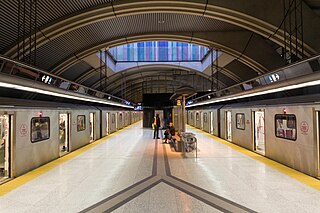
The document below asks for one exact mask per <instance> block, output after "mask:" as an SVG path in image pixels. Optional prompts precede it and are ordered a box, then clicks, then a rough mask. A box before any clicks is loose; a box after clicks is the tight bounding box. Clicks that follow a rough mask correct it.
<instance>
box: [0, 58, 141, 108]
mask: <svg viewBox="0 0 320 213" xmlns="http://www.w3.org/2000/svg"><path fill="white" fill-rule="evenodd" d="M0 61H3V66H2V69H4V68H3V67H4V65H5V63H10V64H13V65H14V66H17V67H22V68H24V69H27V70H28V71H31V72H36V73H37V74H38V75H39V74H42V75H47V76H50V77H52V78H54V79H55V81H54V82H53V83H52V84H46V83H44V82H42V81H41V80H40V79H39V76H38V77H34V80H35V81H38V82H42V83H43V84H45V85H50V86H55V87H57V88H59V89H62V90H68V91H74V90H69V89H70V85H75V86H77V87H78V89H80V88H83V89H84V93H85V94H86V95H89V96H94V95H90V94H89V91H91V93H92V94H95V95H99V97H100V98H101V97H106V99H109V101H110V99H112V101H115V102H118V103H123V104H126V105H135V104H134V103H130V102H129V101H128V100H125V99H122V98H119V97H116V96H114V95H111V94H108V93H105V92H102V91H99V90H96V89H92V88H90V87H87V86H84V85H82V84H79V83H76V82H74V81H70V80H68V79H65V78H63V77H60V76H57V75H55V74H52V73H50V72H48V71H45V70H42V69H40V68H37V67H35V66H32V65H29V64H25V63H23V62H19V61H16V60H13V59H10V58H8V57H6V56H3V55H0ZM11 69H12V68H11ZM0 72H2V70H0ZM9 74H10V75H13V74H12V73H9ZM13 76H14V75H13ZM19 77H21V76H19ZM26 79H28V78H26ZM58 80H59V81H60V85H61V83H62V82H67V83H68V85H69V86H68V87H67V88H62V87H60V85H56V83H58V82H57V81H58ZM76 91H77V90H76ZM75 93H81V92H75ZM94 97H97V96H94ZM102 99H103V98H102Z"/></svg>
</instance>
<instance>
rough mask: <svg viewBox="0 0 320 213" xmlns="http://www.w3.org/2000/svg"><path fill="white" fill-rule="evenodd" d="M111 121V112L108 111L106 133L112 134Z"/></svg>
mask: <svg viewBox="0 0 320 213" xmlns="http://www.w3.org/2000/svg"><path fill="white" fill-rule="evenodd" d="M109 123H110V112H107V113H106V135H109V134H110V128H109Z"/></svg>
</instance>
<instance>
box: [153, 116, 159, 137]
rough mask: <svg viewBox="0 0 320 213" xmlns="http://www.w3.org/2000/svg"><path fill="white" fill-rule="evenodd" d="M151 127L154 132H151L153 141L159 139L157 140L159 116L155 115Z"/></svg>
mask: <svg viewBox="0 0 320 213" xmlns="http://www.w3.org/2000/svg"><path fill="white" fill-rule="evenodd" d="M153 125H154V132H153V139H156V136H157V139H160V138H159V127H160V118H159V114H156V117H155V118H154V120H153Z"/></svg>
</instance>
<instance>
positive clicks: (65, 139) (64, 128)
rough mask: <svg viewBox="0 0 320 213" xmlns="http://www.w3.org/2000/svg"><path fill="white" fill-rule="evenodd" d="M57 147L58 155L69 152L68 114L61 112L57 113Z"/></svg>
mask: <svg viewBox="0 0 320 213" xmlns="http://www.w3.org/2000/svg"><path fill="white" fill-rule="evenodd" d="M59 140H60V142H59V149H60V156H63V155H65V154H67V153H68V152H69V142H70V114H69V113H63V114H60V115H59Z"/></svg>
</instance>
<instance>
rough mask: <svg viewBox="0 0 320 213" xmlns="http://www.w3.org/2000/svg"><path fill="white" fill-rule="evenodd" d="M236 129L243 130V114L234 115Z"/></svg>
mask: <svg viewBox="0 0 320 213" xmlns="http://www.w3.org/2000/svg"><path fill="white" fill-rule="evenodd" d="M236 122H237V123H236V127H237V129H241V130H244V129H245V116H244V113H236Z"/></svg>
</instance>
